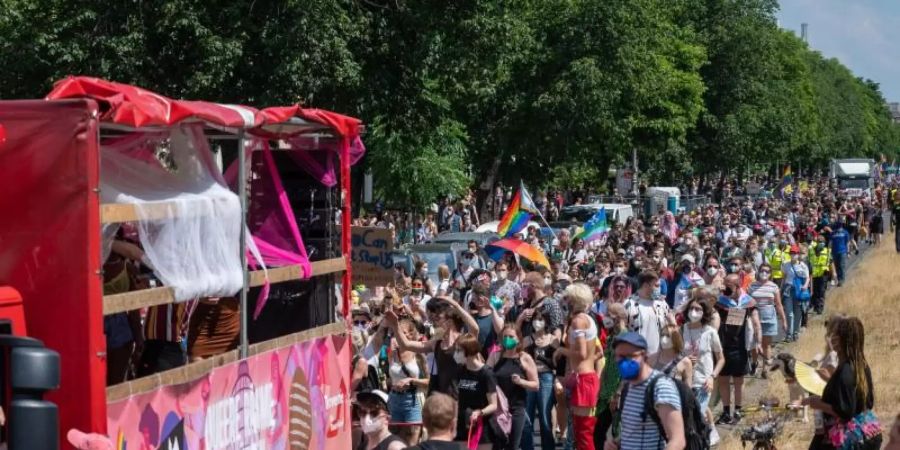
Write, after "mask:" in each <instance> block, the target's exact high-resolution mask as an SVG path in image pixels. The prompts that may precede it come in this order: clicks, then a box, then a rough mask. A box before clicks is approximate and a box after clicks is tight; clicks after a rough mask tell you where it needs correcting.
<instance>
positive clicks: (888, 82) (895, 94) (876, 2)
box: [778, 0, 900, 102]
mask: <svg viewBox="0 0 900 450" xmlns="http://www.w3.org/2000/svg"><path fill="white" fill-rule="evenodd" d="M780 3H781V11H779V13H778V20H779V23H780V24H781V27H782V28H785V29H788V30H793V31H795V32H796V33H797V35H798V36H799V35H800V24H801V23H803V22H806V23H808V24H809V45H810V47H812V48H813V49H816V50H819V51H820V52H822V54H823V55H825V56H826V57H834V58H837V59H839V60H840V61H841V62H842V63H844V65H845V66H847V67H849V68H850V70H852V71H853V73H855V74H856V75H858V76H862V77H865V78H870V79H872V80H874V81H876V82H878V83H879V84H880V85H881V92H882V93H883V94H884V97H885V98H886V99H887V100H888V101H892V102H898V101H900V0H780Z"/></svg>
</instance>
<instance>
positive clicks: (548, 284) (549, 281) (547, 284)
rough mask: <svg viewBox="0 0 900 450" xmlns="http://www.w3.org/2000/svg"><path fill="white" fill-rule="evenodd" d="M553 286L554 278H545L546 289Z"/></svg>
mask: <svg viewBox="0 0 900 450" xmlns="http://www.w3.org/2000/svg"><path fill="white" fill-rule="evenodd" d="M552 284H553V278H544V287H550V286H551V285H552Z"/></svg>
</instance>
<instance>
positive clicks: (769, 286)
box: [747, 281, 778, 306]
mask: <svg viewBox="0 0 900 450" xmlns="http://www.w3.org/2000/svg"><path fill="white" fill-rule="evenodd" d="M776 293H778V285H777V284H775V283H773V282H771V281H766V282H762V283H761V282H759V281H754V282H753V283H751V284H750V289H748V290H747V294H750V296H751V297H753V299H754V300H756V304H757V305H759V306H774V305H775V294H776Z"/></svg>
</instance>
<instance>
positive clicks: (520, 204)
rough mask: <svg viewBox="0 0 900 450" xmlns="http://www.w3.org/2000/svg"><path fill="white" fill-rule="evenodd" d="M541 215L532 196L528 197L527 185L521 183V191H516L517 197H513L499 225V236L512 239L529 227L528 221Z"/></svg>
mask: <svg viewBox="0 0 900 450" xmlns="http://www.w3.org/2000/svg"><path fill="white" fill-rule="evenodd" d="M540 214H541V212H540V211H538V209H537V207H536V206H534V202H533V201H532V200H531V196H530V195H528V191H526V190H525V184H524V183H522V182H519V190H518V191H516V195H514V196H513V198H512V201H511V202H510V203H509V207H508V208H506V212H505V213H503V217H502V218H501V219H500V223H499V224H498V225H497V234H499V235H500V237H501V238H508V237H512V235H514V234H516V233H518V232H520V231H522V229H523V228H525V227H527V226H528V221H530V220H531V218H532V217H534V216H535V215H540ZM541 217H543V215H541Z"/></svg>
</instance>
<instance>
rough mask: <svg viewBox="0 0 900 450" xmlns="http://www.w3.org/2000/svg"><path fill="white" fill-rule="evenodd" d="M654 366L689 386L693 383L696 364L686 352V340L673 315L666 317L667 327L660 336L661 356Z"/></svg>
mask: <svg viewBox="0 0 900 450" xmlns="http://www.w3.org/2000/svg"><path fill="white" fill-rule="evenodd" d="M653 368H654V369H656V370H659V371H660V372H662V373H665V374H666V375H669V376H671V377H672V378H675V379H678V380H681V381H683V382H684V384H686V385H688V386H691V385H692V382H693V377H694V365H693V363H692V362H691V360H690V358H688V357H687V356H685V354H684V340H683V339H682V336H681V333H679V330H678V323H677V322H676V321H675V317H673V316H668V317H666V327H665V329H664V331H663V334H662V336H660V337H659V357H658V358H657V359H656V364H654V367H653Z"/></svg>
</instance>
